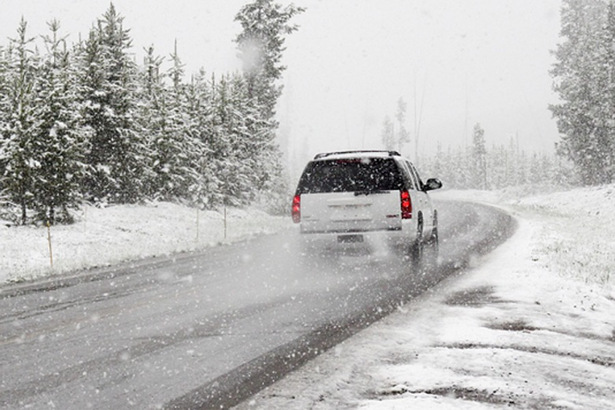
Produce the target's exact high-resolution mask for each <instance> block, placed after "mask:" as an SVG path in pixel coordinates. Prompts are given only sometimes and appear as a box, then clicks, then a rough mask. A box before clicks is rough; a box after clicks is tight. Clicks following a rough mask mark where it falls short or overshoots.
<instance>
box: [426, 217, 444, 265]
mask: <svg viewBox="0 0 615 410" xmlns="http://www.w3.org/2000/svg"><path fill="white" fill-rule="evenodd" d="M439 253H440V239H439V237H438V228H437V227H434V229H433V231H432V232H431V235H430V236H429V240H428V241H427V244H426V247H425V249H424V250H423V262H424V265H425V268H434V267H436V266H438V255H439Z"/></svg>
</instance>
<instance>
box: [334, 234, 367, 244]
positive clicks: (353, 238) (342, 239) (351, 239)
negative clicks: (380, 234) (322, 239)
mask: <svg viewBox="0 0 615 410" xmlns="http://www.w3.org/2000/svg"><path fill="white" fill-rule="evenodd" d="M337 242H338V243H360V242H363V235H339V236H338V237H337Z"/></svg>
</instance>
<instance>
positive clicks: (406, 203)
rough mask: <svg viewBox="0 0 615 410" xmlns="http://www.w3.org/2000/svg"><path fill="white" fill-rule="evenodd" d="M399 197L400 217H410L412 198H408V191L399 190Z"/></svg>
mask: <svg viewBox="0 0 615 410" xmlns="http://www.w3.org/2000/svg"><path fill="white" fill-rule="evenodd" d="M400 199H401V219H411V218H412V200H411V199H410V193H409V192H408V191H401V192H400Z"/></svg>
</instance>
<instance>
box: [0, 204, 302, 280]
mask: <svg viewBox="0 0 615 410" xmlns="http://www.w3.org/2000/svg"><path fill="white" fill-rule="evenodd" d="M74 217H75V219H76V221H77V222H76V223H75V224H73V225H68V226H66V225H65V226H52V227H51V228H50V230H49V231H48V230H47V228H45V227H34V226H10V225H9V224H8V223H1V224H0V283H2V282H7V281H9V282H19V281H23V280H29V279H33V278H40V277H46V276H51V275H56V274H59V273H67V272H71V271H75V270H79V269H84V268H89V267H94V266H105V265H109V264H114V263H118V262H122V261H126V260H130V259H135V258H148V257H153V256H161V255H170V254H173V253H177V252H186V251H193V250H198V249H203V248H206V247H208V246H215V245H218V244H222V243H230V242H234V241H238V240H244V239H246V238H248V237H250V236H253V235H257V234H266V233H273V232H276V231H278V230H279V229H281V228H284V227H288V226H289V225H291V224H292V223H291V222H290V218H285V217H273V216H270V215H267V214H266V213H264V212H261V211H258V210H250V211H246V210H240V209H229V210H228V211H227V212H226V221H225V216H224V210H221V211H220V212H214V211H197V210H196V209H192V208H188V207H185V206H180V205H176V204H172V203H167V202H159V203H152V204H148V205H145V206H142V205H141V206H137V205H121V206H109V207H106V208H97V207H93V206H87V207H85V208H84V209H82V210H81V211H79V212H78V213H76V214H74ZM0 222H2V221H0ZM225 226H226V227H225ZM49 236H51V253H50V248H49ZM52 262H53V263H52Z"/></svg>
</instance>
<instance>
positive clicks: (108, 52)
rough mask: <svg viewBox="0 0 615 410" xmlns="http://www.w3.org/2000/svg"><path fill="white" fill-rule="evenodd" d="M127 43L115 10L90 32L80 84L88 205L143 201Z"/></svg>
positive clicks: (143, 153) (142, 157) (142, 152)
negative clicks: (86, 135)
mask: <svg viewBox="0 0 615 410" xmlns="http://www.w3.org/2000/svg"><path fill="white" fill-rule="evenodd" d="M130 47H131V40H130V37H129V33H128V30H125V29H124V28H123V17H121V16H120V15H119V14H118V13H117V12H116V10H115V7H114V6H113V4H111V6H110V7H109V10H108V11H107V12H106V13H105V14H104V16H103V18H102V19H100V20H99V21H98V24H97V26H95V27H94V28H92V30H91V31H90V35H89V38H88V39H87V41H86V44H85V47H84V49H83V56H82V64H83V65H82V67H83V75H82V78H81V83H82V86H83V87H84V93H83V95H82V97H81V98H82V99H83V102H84V104H85V105H86V112H85V123H86V125H87V126H89V127H90V128H91V130H92V138H91V140H90V142H89V145H90V147H89V152H88V153H87V157H86V158H87V163H88V165H89V166H90V173H89V175H88V177H87V178H86V188H87V191H88V194H89V196H90V197H91V199H93V200H95V201H103V202H106V201H110V202H117V203H133V202H136V201H138V200H140V199H142V198H143V192H144V190H145V188H144V186H143V182H142V181H143V180H144V175H145V172H146V169H145V168H144V166H145V164H147V163H148V157H149V152H148V150H147V148H148V147H147V145H146V144H145V141H144V139H143V137H142V133H141V132H140V130H139V129H138V123H137V121H136V119H135V114H136V104H137V103H136V101H135V98H134V97H135V95H136V89H137V80H136V78H137V71H136V65H135V63H134V61H132V58H131V56H130V54H129V52H128V50H129V49H130Z"/></svg>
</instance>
